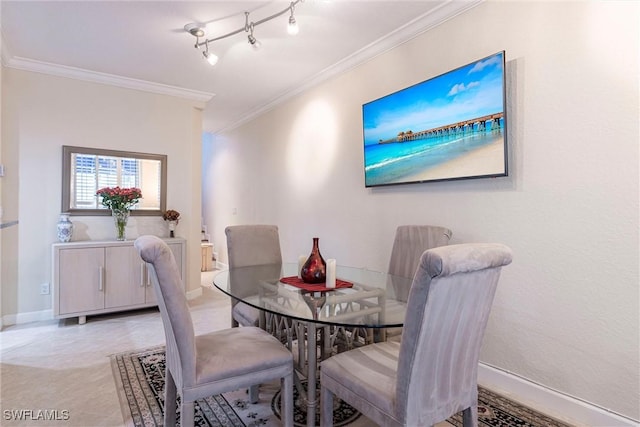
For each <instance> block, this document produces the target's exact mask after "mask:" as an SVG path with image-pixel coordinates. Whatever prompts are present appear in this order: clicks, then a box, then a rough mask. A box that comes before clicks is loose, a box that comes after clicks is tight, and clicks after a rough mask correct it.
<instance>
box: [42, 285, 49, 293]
mask: <svg viewBox="0 0 640 427" xmlns="http://www.w3.org/2000/svg"><path fill="white" fill-rule="evenodd" d="M40 295H49V284H48V283H43V284H41V285H40Z"/></svg>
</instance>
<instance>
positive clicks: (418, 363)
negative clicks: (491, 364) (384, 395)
mask: <svg viewBox="0 0 640 427" xmlns="http://www.w3.org/2000/svg"><path fill="white" fill-rule="evenodd" d="M509 263H511V250H510V249H509V248H508V247H506V246H505V245H501V244H493V243H469V244H461V245H451V246H442V247H439V248H434V249H430V250H427V251H425V252H424V254H423V255H422V257H421V259H420V265H419V267H418V270H417V271H416V275H415V277H414V279H413V284H412V285H411V292H410V294H409V300H408V303H407V314H406V317H405V323H404V331H403V335H402V343H401V347H400V355H399V360H398V377H397V385H396V402H397V403H396V405H398V406H397V407H396V410H397V416H398V417H399V419H401V420H404V422H405V423H406V425H422V423H423V422H424V421H425V420H444V419H446V418H447V417H449V416H450V415H451V414H452V413H456V412H458V411H461V410H463V409H466V408H467V407H469V406H471V405H475V404H477V393H478V388H477V377H478V374H477V370H478V361H479V355H480V346H481V343H482V338H483V336H484V330H485V327H486V325H487V320H488V318H489V312H490V310H491V304H492V302H493V297H494V294H495V290H496V286H497V283H498V279H499V277H500V271H501V267H502V266H504V265H507V264H509ZM428 422H431V421H428Z"/></svg>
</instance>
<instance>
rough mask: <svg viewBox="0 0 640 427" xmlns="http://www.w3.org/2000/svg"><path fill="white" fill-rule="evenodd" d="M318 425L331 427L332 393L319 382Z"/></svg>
mask: <svg viewBox="0 0 640 427" xmlns="http://www.w3.org/2000/svg"><path fill="white" fill-rule="evenodd" d="M320 408H321V410H320V426H321V427H333V393H332V392H331V390H329V389H328V388H326V387H322V384H320Z"/></svg>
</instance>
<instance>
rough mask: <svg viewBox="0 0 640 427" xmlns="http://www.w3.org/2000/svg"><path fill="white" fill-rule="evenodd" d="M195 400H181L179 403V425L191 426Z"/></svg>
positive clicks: (183, 426)
mask: <svg viewBox="0 0 640 427" xmlns="http://www.w3.org/2000/svg"><path fill="white" fill-rule="evenodd" d="M194 411H195V402H185V401H184V400H183V401H182V404H181V405H180V426H181V427H193V418H194V416H195V414H194Z"/></svg>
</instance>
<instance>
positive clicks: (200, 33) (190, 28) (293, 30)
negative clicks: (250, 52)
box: [184, 0, 304, 65]
mask: <svg viewBox="0 0 640 427" xmlns="http://www.w3.org/2000/svg"><path fill="white" fill-rule="evenodd" d="M303 1H304V0H295V1H292V2H291V3H290V4H289V6H288V7H287V8H286V9H284V10H281V11H280V12H278V13H274V14H273V15H271V16H267V17H266V18H263V19H259V20H257V21H249V13H250V12H245V13H244V15H245V22H244V27H242V28H239V29H237V30H235V31H231V32H230V33H227V34H223V35H221V36H218V37H212V38H207V39H205V40H203V41H200V38H202V37H204V36H205V32H204V28H203V26H201V25H199V24H196V23H190V24H187V25H185V26H184V30H185V31H186V32H188V33H189V34H191V35H192V36H194V37H195V38H196V43H195V46H194V47H195V48H196V49H201V48H204V51H203V52H202V56H204V58H206V60H207V61H208V62H209V64H211V65H215V64H216V63H217V62H218V57H217V56H216V55H215V54H214V53H213V52H210V51H209V43H210V42H215V41H218V40H222V39H226V38H227V37H231V36H233V35H236V34H239V33H242V32H243V31H244V32H245V33H247V40H248V42H249V44H250V45H251V47H253V49H255V50H257V49H259V48H260V46H261V45H262V43H260V40H258V39H256V37H255V36H254V34H253V32H254V29H255V27H257V26H258V25H260V24H264V23H265V22H268V21H271V20H272V19H275V18H277V17H279V16H282V15H284V14H285V13H287V12H290V13H291V14H290V15H289V24H288V26H287V32H288V33H289V34H291V35H294V34H298V31H299V28H298V22H297V21H296V18H295V16H294V9H295V6H296V5H297V4H298V3H301V2H303Z"/></svg>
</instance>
